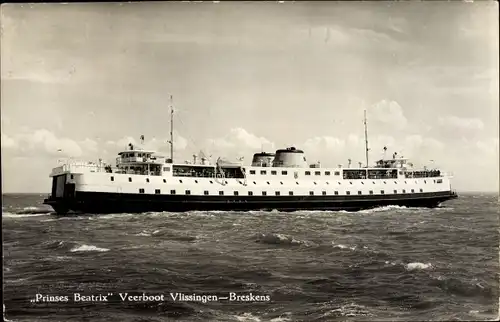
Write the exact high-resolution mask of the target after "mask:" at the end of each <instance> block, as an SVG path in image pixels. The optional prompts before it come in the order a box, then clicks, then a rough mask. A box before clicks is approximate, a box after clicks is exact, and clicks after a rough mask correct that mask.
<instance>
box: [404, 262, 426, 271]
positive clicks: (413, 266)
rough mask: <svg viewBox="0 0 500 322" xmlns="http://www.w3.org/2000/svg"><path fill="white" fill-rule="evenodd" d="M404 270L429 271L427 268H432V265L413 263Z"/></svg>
mask: <svg viewBox="0 0 500 322" xmlns="http://www.w3.org/2000/svg"><path fill="white" fill-rule="evenodd" d="M405 268H406V270H408V271H413V270H422V269H429V268H432V264H431V263H427V264H425V263H420V262H414V263H408V264H406V265H405Z"/></svg>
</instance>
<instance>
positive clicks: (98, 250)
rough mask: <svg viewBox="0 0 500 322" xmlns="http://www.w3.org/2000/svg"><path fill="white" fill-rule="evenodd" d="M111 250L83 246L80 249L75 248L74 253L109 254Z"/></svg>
mask: <svg viewBox="0 0 500 322" xmlns="http://www.w3.org/2000/svg"><path fill="white" fill-rule="evenodd" d="M108 250H109V249H107V248H100V247H97V246H94V245H81V246H79V247H75V248H73V249H72V250H71V251H72V252H107V251H108Z"/></svg>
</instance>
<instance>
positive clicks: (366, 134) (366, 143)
mask: <svg viewBox="0 0 500 322" xmlns="http://www.w3.org/2000/svg"><path fill="white" fill-rule="evenodd" d="M364 124H365V148H366V151H365V155H366V167H367V168H368V150H369V148H368V127H367V124H366V110H365V117H364Z"/></svg>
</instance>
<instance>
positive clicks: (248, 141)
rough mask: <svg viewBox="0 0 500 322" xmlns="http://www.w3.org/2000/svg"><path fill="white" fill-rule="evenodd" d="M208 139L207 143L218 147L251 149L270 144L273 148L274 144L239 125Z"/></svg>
mask: <svg viewBox="0 0 500 322" xmlns="http://www.w3.org/2000/svg"><path fill="white" fill-rule="evenodd" d="M208 141H209V144H211V145H213V146H214V147H215V148H219V149H226V148H243V149H246V148H250V149H252V150H260V149H261V148H262V147H263V146H272V147H273V148H274V144H273V143H272V142H271V141H269V140H268V139H266V138H264V137H258V136H256V135H254V134H251V133H249V132H247V131H246V130H245V129H243V128H240V127H238V128H233V129H231V130H230V131H229V134H228V135H226V136H224V137H222V138H216V139H209V140H208Z"/></svg>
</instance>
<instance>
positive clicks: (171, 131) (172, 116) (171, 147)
mask: <svg viewBox="0 0 500 322" xmlns="http://www.w3.org/2000/svg"><path fill="white" fill-rule="evenodd" d="M172 101H173V98H172V95H170V141H168V143H170V162H171V163H174V105H173V103H172Z"/></svg>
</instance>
